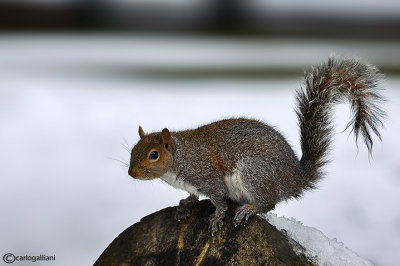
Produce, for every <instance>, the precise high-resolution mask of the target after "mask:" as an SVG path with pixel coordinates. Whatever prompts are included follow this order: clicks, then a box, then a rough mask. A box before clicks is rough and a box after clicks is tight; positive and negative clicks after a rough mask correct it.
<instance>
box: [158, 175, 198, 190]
mask: <svg viewBox="0 0 400 266" xmlns="http://www.w3.org/2000/svg"><path fill="white" fill-rule="evenodd" d="M160 178H161V179H162V180H164V181H165V182H167V183H168V184H169V185H171V186H173V187H175V188H178V189H181V190H185V191H187V192H189V193H190V194H193V195H196V196H200V193H199V191H198V190H197V189H196V188H195V187H194V186H192V185H191V184H189V183H187V182H185V181H183V180H182V179H179V178H178V177H177V175H176V174H175V173H172V172H166V173H165V174H164V175H163V176H162V177H160Z"/></svg>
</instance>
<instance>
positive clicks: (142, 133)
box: [139, 126, 145, 139]
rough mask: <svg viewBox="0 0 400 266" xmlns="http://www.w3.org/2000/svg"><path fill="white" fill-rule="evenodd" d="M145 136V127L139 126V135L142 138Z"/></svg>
mask: <svg viewBox="0 0 400 266" xmlns="http://www.w3.org/2000/svg"><path fill="white" fill-rule="evenodd" d="M144 136H145V134H144V131H143V128H142V127H141V126H139V137H140V138H141V139H142V138H143V137H144Z"/></svg>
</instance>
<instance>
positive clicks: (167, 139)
mask: <svg viewBox="0 0 400 266" xmlns="http://www.w3.org/2000/svg"><path fill="white" fill-rule="evenodd" d="M161 141H162V144H163V145H164V148H166V149H167V150H171V147H172V137H171V133H170V132H169V130H168V128H164V129H163V130H162V131H161Z"/></svg>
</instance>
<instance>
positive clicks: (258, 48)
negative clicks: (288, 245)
mask: <svg viewBox="0 0 400 266" xmlns="http://www.w3.org/2000/svg"><path fill="white" fill-rule="evenodd" d="M399 47H400V45H399V44H396V43H376V44H374V43H372V44H371V43H368V44H365V45H364V44H362V43H356V42H341V43H332V42H321V41H320V42H311V43H308V42H307V41H301V40H300V41H298V40H296V41H293V40H286V41H285V40H272V41H268V40H263V41H262V40H254V41H242V40H218V39H195V38H194V39H190V40H185V39H183V40H182V39H173V40H171V39H168V38H162V37H158V38H154V37H143V36H142V37H137V38H134V37H118V36H94V37H84V36H56V37H52V36H41V37H40V36H39V37H35V36H2V37H1V38H0V125H1V126H0V129H1V130H0V147H1V148H0V165H1V179H0V190H1V193H0V211H1V213H2V215H1V216H0V235H1V241H0V253H1V255H3V254H5V253H7V252H12V253H14V254H20V255H24V254H30V255H35V254H47V255H53V254H55V255H56V261H57V265H74V264H81V265H86V264H92V263H93V262H94V261H95V260H96V259H97V257H98V256H99V255H100V254H101V252H102V251H103V250H104V249H105V248H106V247H107V245H108V244H109V243H110V242H111V241H112V240H113V239H114V238H115V237H116V236H117V235H118V234H119V233H120V232H121V231H122V230H124V229H125V228H127V227H128V226H129V225H131V224H133V223H135V222H137V221H139V220H140V218H141V217H143V216H145V215H147V214H150V213H152V212H154V211H157V210H159V209H161V208H164V207H167V206H171V205H176V204H177V203H178V202H179V199H181V198H183V197H185V196H186V194H185V193H184V192H181V191H177V190H174V189H173V188H171V187H169V186H167V185H166V184H163V183H162V182H160V181H152V182H139V181H135V180H132V179H131V178H130V177H129V176H128V175H127V169H126V168H124V167H122V166H121V165H122V164H121V163H119V162H117V161H115V160H113V159H111V158H115V159H120V160H123V161H128V160H129V154H128V152H126V151H125V150H124V147H123V145H122V144H123V143H124V138H125V139H126V140H127V141H128V142H129V144H130V145H133V144H135V142H136V141H137V140H138V135H137V127H138V125H142V127H143V128H144V130H145V131H148V132H151V131H155V130H160V129H162V128H164V127H168V128H170V130H180V129H186V128H192V127H196V126H198V125H201V124H204V123H207V122H210V121H214V120H217V119H220V118H225V117H232V116H245V117H252V118H257V119H261V120H263V121H265V122H268V123H270V124H272V125H275V126H276V127H277V128H278V129H279V130H280V131H281V132H283V133H284V135H285V136H286V137H287V139H288V141H289V142H290V143H291V144H292V145H293V146H294V148H295V150H296V152H297V154H300V148H299V141H298V129H297V121H296V116H295V112H294V110H293V108H294V104H295V101H294V90H295V89H296V88H298V87H299V86H300V79H299V78H297V77H293V78H271V77H269V78H265V79H261V78H258V79H246V78H235V77H225V78H218V77H212V78H207V77H204V76H200V77H197V78H184V77H183V78H182V77H181V78H179V77H176V76H175V77H172V78H168V77H164V78H154V77H152V76H146V75H141V74H140V73H139V72H137V68H138V67H143V66H145V67H146V68H150V69H151V68H153V67H161V68H163V67H166V68H168V67H171V65H173V66H176V67H182V66H183V67H186V66H187V67H188V68H190V67H196V66H198V65H200V66H202V67H207V66H215V65H217V66H218V67H221V68H223V67H224V66H226V65H229V66H230V67H232V66H240V67H243V66H245V67H246V66H250V67H251V66H255V67H259V66H260V65H261V66H262V65H263V64H265V65H266V66H267V67H268V66H272V67H274V66H277V65H278V66H281V67H285V66H289V67H293V66H295V67H300V66H302V65H303V64H306V65H307V64H310V63H314V62H316V61H320V60H322V59H324V58H326V56H327V55H328V54H329V53H330V52H336V53H340V54H350V55H352V54H355V55H359V56H363V57H367V58H369V59H370V60H371V61H372V62H374V63H377V64H379V65H382V64H385V63H387V65H389V66H393V64H395V63H396V62H399V60H398V58H396V56H398V55H399V54H400V53H399V51H398V50H399V49H400V48H399ZM396 49H397V50H396ZM382 51H386V53H384V52H382ZM396 51H397V52H396ZM390 54H391V55H393V56H389V55H390ZM281 55H282V56H281ZM121 69H122V70H123V71H122V72H123V73H124V74H121ZM113 70H115V72H113ZM386 86H387V88H388V90H387V92H386V95H387V97H388V99H389V102H388V103H387V105H386V108H387V110H388V113H389V117H388V120H387V121H386V129H385V130H384V132H383V138H384V142H383V143H379V142H378V141H377V142H376V144H375V146H374V153H373V159H368V156H367V151H366V149H365V147H363V146H362V145H361V144H362V143H361V142H360V145H359V151H357V148H356V145H355V144H354V141H353V137H352V136H350V137H348V133H342V134H340V132H341V131H342V130H343V129H344V128H345V125H346V123H347V120H348V119H349V110H348V107H347V106H346V105H341V106H339V107H338V108H337V112H336V113H335V124H336V126H335V129H336V132H337V134H335V139H334V142H333V147H332V152H331V157H332V158H333V161H332V163H331V164H329V166H328V167H327V168H326V171H327V173H328V174H327V178H326V179H324V180H322V181H321V182H320V183H319V189H318V190H315V191H312V192H308V193H306V194H305V196H304V197H303V198H302V199H300V200H297V201H289V202H285V203H281V204H279V205H278V207H277V208H276V209H275V211H274V212H275V213H277V214H278V215H280V216H286V217H295V218H296V219H297V220H299V221H301V222H302V223H303V224H304V225H307V226H312V227H315V228H318V229H319V230H321V231H322V232H324V234H325V235H326V236H328V237H329V238H337V239H339V240H340V241H342V242H344V244H345V245H346V246H348V247H350V248H351V249H352V250H354V251H355V252H357V253H358V254H359V255H360V256H362V257H364V258H367V259H368V260H370V261H372V262H373V263H374V264H377V265H396V264H398V262H399V261H400V253H399V252H398V248H399V247H400V205H399V202H400V193H399V192H400V175H399V173H400V155H399V152H398V151H399V150H400V142H399V141H398V137H396V136H397V135H398V132H399V131H400V119H399V118H398V117H397V115H398V114H399V113H400V79H399V78H396V77H388V80H387V83H386Z"/></svg>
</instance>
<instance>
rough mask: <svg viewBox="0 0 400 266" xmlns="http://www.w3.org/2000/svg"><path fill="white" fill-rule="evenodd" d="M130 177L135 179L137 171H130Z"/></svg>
mask: <svg viewBox="0 0 400 266" xmlns="http://www.w3.org/2000/svg"><path fill="white" fill-rule="evenodd" d="M128 175H130V176H131V177H135V176H136V171H135V170H133V168H131V169H129V170H128Z"/></svg>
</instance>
